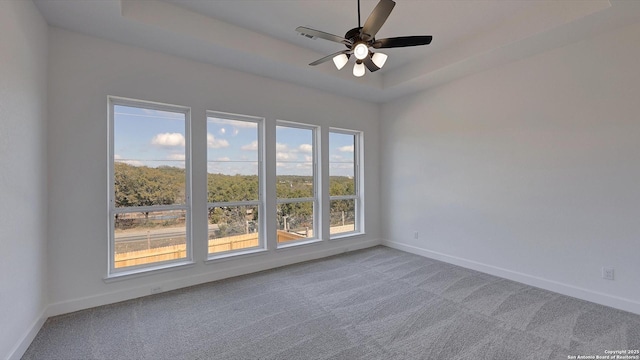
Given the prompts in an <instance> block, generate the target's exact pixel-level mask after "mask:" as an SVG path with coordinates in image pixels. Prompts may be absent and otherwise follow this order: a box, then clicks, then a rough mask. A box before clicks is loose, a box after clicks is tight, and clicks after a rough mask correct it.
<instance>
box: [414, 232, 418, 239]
mask: <svg viewBox="0 0 640 360" xmlns="http://www.w3.org/2000/svg"><path fill="white" fill-rule="evenodd" d="M418 236H419V234H418V232H417V231H414V232H413V238H414V239H417V238H418Z"/></svg>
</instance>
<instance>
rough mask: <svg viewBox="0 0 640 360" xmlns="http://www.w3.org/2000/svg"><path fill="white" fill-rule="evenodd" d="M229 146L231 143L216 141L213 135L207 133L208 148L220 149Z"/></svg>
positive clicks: (222, 140) (223, 140)
mask: <svg viewBox="0 0 640 360" xmlns="http://www.w3.org/2000/svg"><path fill="white" fill-rule="evenodd" d="M227 146H229V142H228V141H227V140H225V139H216V137H215V136H213V134H212V133H207V147H208V148H210V149H219V148H224V147H227Z"/></svg>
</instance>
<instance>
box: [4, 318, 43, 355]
mask: <svg viewBox="0 0 640 360" xmlns="http://www.w3.org/2000/svg"><path fill="white" fill-rule="evenodd" d="M45 321H47V308H44V309H42V311H41V312H40V315H38V317H37V318H36V319H35V320H34V321H33V323H32V324H31V326H30V327H29V329H28V330H27V332H26V333H25V334H24V335H22V338H21V339H20V341H19V342H18V343H17V344H16V346H15V347H14V348H13V349H11V352H9V356H7V359H8V360H19V359H20V358H22V355H24V353H25V352H26V351H27V349H28V348H29V345H31V342H32V341H33V339H35V338H36V335H38V331H40V329H41V328H42V325H44V322H45Z"/></svg>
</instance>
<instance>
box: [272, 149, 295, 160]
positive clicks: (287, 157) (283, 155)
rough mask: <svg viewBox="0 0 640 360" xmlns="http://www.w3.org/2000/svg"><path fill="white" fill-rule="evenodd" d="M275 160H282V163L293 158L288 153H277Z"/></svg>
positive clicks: (293, 157)
mask: <svg viewBox="0 0 640 360" xmlns="http://www.w3.org/2000/svg"><path fill="white" fill-rule="evenodd" d="M276 159H277V160H282V161H286V160H293V159H295V156H294V155H292V154H290V153H288V152H283V151H281V152H277V153H276Z"/></svg>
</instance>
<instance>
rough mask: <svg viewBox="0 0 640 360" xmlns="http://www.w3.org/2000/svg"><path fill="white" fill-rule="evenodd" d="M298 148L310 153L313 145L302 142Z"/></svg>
mask: <svg viewBox="0 0 640 360" xmlns="http://www.w3.org/2000/svg"><path fill="white" fill-rule="evenodd" d="M298 149H300V151H302V152H305V153H311V152H312V151H313V146H311V144H302V145H300V146H299V147H298Z"/></svg>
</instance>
